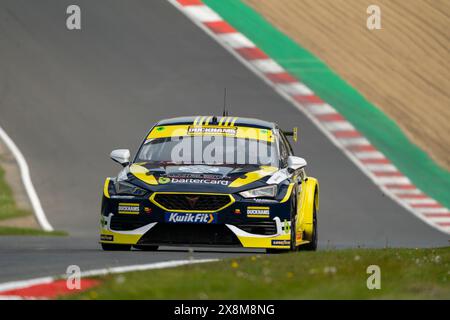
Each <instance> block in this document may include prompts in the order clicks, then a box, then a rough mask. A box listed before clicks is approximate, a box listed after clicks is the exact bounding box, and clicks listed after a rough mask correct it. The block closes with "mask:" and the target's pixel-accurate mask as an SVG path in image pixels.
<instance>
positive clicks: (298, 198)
mask: <svg viewBox="0 0 450 320" xmlns="http://www.w3.org/2000/svg"><path fill="white" fill-rule="evenodd" d="M286 136H294V139H295V138H296V130H295V131H294V132H283V131H282V130H281V129H280V128H279V127H278V125H277V124H275V123H272V122H267V121H262V120H257V119H252V118H241V117H230V116H193V117H178V118H172V119H166V120H162V121H159V122H158V123H156V124H155V125H154V126H153V127H152V128H151V129H150V131H149V132H148V134H147V135H146V136H145V138H144V140H143V142H142V144H141V146H140V147H139V150H138V151H137V153H136V155H135V157H134V159H133V160H130V151H129V150H128V149H118V150H114V151H112V152H111V158H112V159H113V160H114V161H116V162H118V163H119V164H121V165H122V166H123V168H122V170H121V171H120V172H119V174H118V175H117V177H110V178H106V180H105V183H104V188H103V197H102V206H101V219H100V220H101V232H100V243H101V246H102V248H103V250H130V249H131V248H135V249H140V250H148V251H151V250H157V249H158V247H159V246H163V245H164V246H167V245H169V246H225V247H244V248H264V249H266V251H267V252H281V251H288V250H291V251H296V250H299V249H300V250H316V248H317V213H318V211H319V183H318V181H317V179H315V178H313V177H309V176H307V175H306V172H305V167H306V161H305V160H304V159H303V158H300V157H296V156H294V153H293V149H292V147H291V145H290V143H289V141H288V139H287V137H286ZM295 140H296V139H295Z"/></svg>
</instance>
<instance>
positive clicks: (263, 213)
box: [247, 207, 270, 218]
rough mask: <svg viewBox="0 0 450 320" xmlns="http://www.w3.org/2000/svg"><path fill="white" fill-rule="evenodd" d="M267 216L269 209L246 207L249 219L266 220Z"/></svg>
mask: <svg viewBox="0 0 450 320" xmlns="http://www.w3.org/2000/svg"><path fill="white" fill-rule="evenodd" d="M269 216H270V208H269V207H247V217H249V218H268V217H269Z"/></svg>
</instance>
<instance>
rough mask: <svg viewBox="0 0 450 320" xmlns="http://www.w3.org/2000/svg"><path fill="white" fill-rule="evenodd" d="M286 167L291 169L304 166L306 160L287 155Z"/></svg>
mask: <svg viewBox="0 0 450 320" xmlns="http://www.w3.org/2000/svg"><path fill="white" fill-rule="evenodd" d="M287 162H288V163H287V164H288V168H289V169H291V170H294V171H295V170H299V169H302V168H304V167H306V164H307V163H306V160H305V159H303V158H300V157H295V156H289V157H288V161H287Z"/></svg>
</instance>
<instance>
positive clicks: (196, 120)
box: [156, 116, 277, 129]
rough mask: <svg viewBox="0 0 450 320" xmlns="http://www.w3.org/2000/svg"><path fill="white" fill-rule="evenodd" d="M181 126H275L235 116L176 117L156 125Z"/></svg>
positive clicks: (273, 127) (270, 127)
mask: <svg viewBox="0 0 450 320" xmlns="http://www.w3.org/2000/svg"><path fill="white" fill-rule="evenodd" d="M214 117H215V118H216V119H217V120H216V122H213V118H214ZM181 124H191V125H206V124H208V125H225V126H227V125H229V126H231V125H233V126H243V127H255V128H264V129H275V128H277V125H276V124H275V123H273V122H269V121H264V120H259V119H254V118H243V117H236V116H225V117H223V116H188V117H177V118H171V119H164V120H161V121H159V122H158V123H157V124H156V125H157V126H161V125H165V126H167V125H181Z"/></svg>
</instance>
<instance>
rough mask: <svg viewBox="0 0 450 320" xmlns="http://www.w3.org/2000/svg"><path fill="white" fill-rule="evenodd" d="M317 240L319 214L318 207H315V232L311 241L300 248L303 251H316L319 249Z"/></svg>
mask: <svg viewBox="0 0 450 320" xmlns="http://www.w3.org/2000/svg"><path fill="white" fill-rule="evenodd" d="M317 241H318V234H317V214H316V208H315V207H314V213H313V234H312V239H311V242H310V243H308V244H304V245H301V246H300V248H299V249H300V250H303V251H316V250H317Z"/></svg>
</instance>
